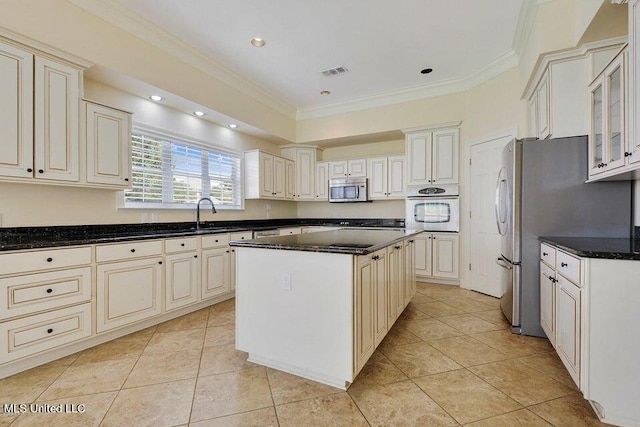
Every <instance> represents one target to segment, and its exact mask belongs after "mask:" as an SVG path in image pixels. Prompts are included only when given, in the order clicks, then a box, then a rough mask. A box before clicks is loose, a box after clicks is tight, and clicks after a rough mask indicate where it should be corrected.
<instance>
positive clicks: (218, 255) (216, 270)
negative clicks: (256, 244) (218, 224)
mask: <svg viewBox="0 0 640 427" xmlns="http://www.w3.org/2000/svg"><path fill="white" fill-rule="evenodd" d="M241 237H242V236H241ZM229 239H230V236H229V235H228V234H222V235H212V236H206V237H203V238H202V261H201V262H202V267H201V269H202V270H201V274H202V277H201V283H202V284H201V298H202V299H205V298H212V297H216V296H220V295H224V294H226V293H228V292H230V291H231V262H232V260H231V249H230V248H229V241H230V240H229ZM233 261H234V262H235V259H234V260H233ZM234 270H235V269H234ZM234 278H235V271H234ZM234 285H235V284H234Z"/></svg>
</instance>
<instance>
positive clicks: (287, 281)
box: [282, 273, 291, 291]
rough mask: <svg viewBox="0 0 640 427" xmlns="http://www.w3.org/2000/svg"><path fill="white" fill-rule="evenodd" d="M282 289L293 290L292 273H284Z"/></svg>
mask: <svg viewBox="0 0 640 427" xmlns="http://www.w3.org/2000/svg"><path fill="white" fill-rule="evenodd" d="M282 290H283V291H291V273H282Z"/></svg>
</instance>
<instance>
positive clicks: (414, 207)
mask: <svg viewBox="0 0 640 427" xmlns="http://www.w3.org/2000/svg"><path fill="white" fill-rule="evenodd" d="M406 208H407V209H406V217H405V227H406V228H410V229H417V230H425V231H453V232H458V231H460V198H459V192H458V185H457V184H447V185H440V186H432V187H422V186H409V187H407V198H406Z"/></svg>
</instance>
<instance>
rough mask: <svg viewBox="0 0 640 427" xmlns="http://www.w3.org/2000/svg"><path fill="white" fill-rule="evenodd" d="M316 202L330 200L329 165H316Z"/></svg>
mask: <svg viewBox="0 0 640 427" xmlns="http://www.w3.org/2000/svg"><path fill="white" fill-rule="evenodd" d="M316 200H317V201H321V202H326V201H328V200H329V163H327V162H319V163H316Z"/></svg>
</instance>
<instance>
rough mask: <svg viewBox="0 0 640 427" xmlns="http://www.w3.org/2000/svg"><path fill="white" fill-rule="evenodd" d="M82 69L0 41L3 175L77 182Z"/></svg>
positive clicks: (0, 163) (0, 167)
mask: <svg viewBox="0 0 640 427" xmlns="http://www.w3.org/2000/svg"><path fill="white" fill-rule="evenodd" d="M81 70H82V69H81V67H78V66H75V65H74V64H71V63H67V62H65V61H63V60H59V61H58V60H55V59H54V58H52V57H48V56H45V55H41V54H39V53H34V52H31V51H30V50H28V49H22V48H20V47H18V46H16V45H13V44H11V43H4V42H1V41H0V87H1V88H2V94H3V95H2V99H0V174H1V175H2V178H3V179H11V180H16V178H24V179H25V180H30V179H33V178H36V179H38V180H51V181H68V182H78V181H79V179H80V172H79V158H78V149H79V144H78V104H79V99H80V93H81V82H82V78H81ZM20 181H22V180H21V179H20Z"/></svg>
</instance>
